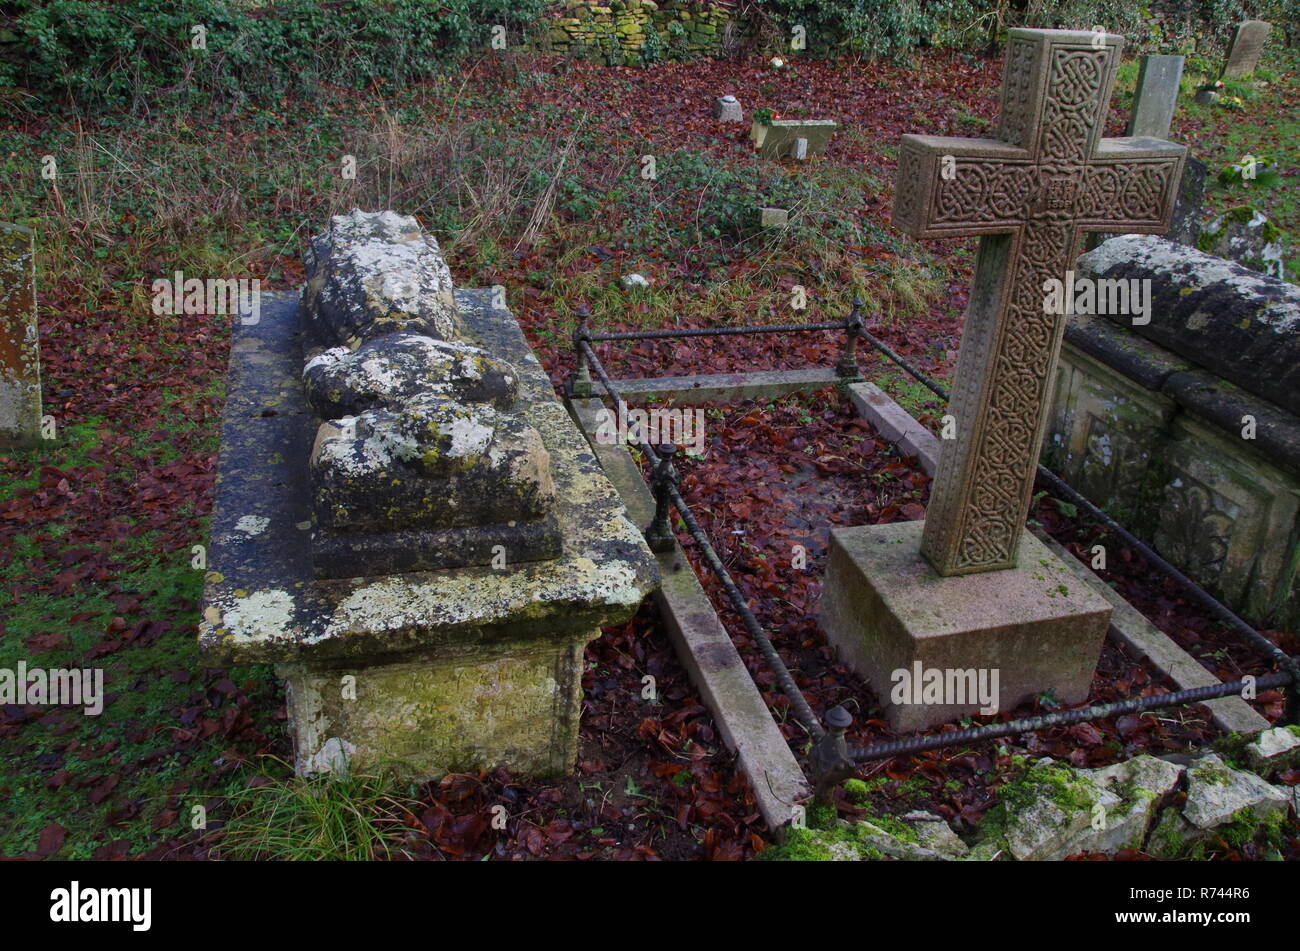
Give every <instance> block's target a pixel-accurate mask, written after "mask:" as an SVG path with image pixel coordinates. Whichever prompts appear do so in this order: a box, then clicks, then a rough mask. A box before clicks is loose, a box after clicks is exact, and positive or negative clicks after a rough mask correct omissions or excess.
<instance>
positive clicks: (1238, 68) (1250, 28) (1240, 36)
mask: <svg viewBox="0 0 1300 951" xmlns="http://www.w3.org/2000/svg"><path fill="white" fill-rule="evenodd" d="M1272 28H1273V27H1272V24H1270V23H1268V22H1267V21H1265V20H1246V21H1245V22H1244V23H1241V24H1239V25H1238V26H1237V32H1236V33H1234V34H1233V35H1232V42H1231V43H1230V44H1228V55H1227V58H1226V59H1225V60H1224V62H1223V76H1224V77H1225V78H1228V79H1240V78H1241V77H1243V76H1249V75H1250V74H1251V73H1253V72H1254V71H1255V67H1256V66H1258V65H1259V54H1260V52H1261V51H1262V50H1263V48H1264V40H1265V38H1267V37H1268V31H1269V30H1271V29H1272Z"/></svg>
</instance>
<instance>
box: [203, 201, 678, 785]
mask: <svg viewBox="0 0 1300 951" xmlns="http://www.w3.org/2000/svg"><path fill="white" fill-rule="evenodd" d="M307 273H308V282H307V286H306V287H305V288H304V291H303V294H302V299H301V302H299V301H297V300H294V299H292V298H285V297H281V298H279V299H273V300H272V302H271V304H270V305H269V306H264V307H263V310H262V319H261V320H260V321H259V322H258V323H257V324H254V325H247V326H245V325H238V326H237V327H236V331H235V334H236V335H235V339H234V341H233V343H232V348H231V369H230V397H229V399H228V401H227V405H226V416H225V427H224V431H223V439H222V452H221V462H220V478H219V480H218V486H217V500H216V505H215V510H214V514H213V526H212V534H213V537H212V544H211V550H210V553H209V557H208V564H209V566H210V568H211V569H212V570H211V571H209V573H208V576H207V585H206V589H205V605H204V609H203V617H202V621H201V624H200V638H199V641H200V646H201V648H202V649H203V650H204V652H205V654H206V655H207V656H208V657H209V658H210V659H211V660H213V661H216V662H220V663H268V662H272V663H275V664H277V668H276V669H277V672H278V673H279V674H280V675H281V676H282V677H284V678H285V680H286V681H287V691H286V693H287V702H288V710H289V719H290V723H291V730H292V732H293V736H294V745H295V763H296V768H297V769H298V771H299V772H300V773H315V772H328V771H337V770H341V769H344V768H348V767H351V766H354V765H355V766H357V767H360V768H365V769H378V768H383V767H386V766H393V767H395V768H400V769H401V770H404V771H407V772H410V773H413V774H414V775H417V776H421V777H434V776H438V775H441V774H443V773H446V772H450V771H458V770H473V769H478V768H480V767H485V766H498V765H499V766H506V767H509V768H511V769H513V770H517V771H520V772H524V773H534V774H558V773H563V772H566V771H567V770H569V769H571V768H572V765H573V762H574V758H575V756H576V753H577V738H578V716H579V712H580V710H581V705H582V665H583V648H584V646H585V645H586V643H587V642H588V641H590V640H592V639H593V638H595V637H596V636H598V635H599V629H600V626H601V625H603V624H610V623H616V622H618V621H621V620H625V619H627V618H628V617H630V616H631V615H632V614H633V613H634V612H635V611H636V609H637V607H638V606H639V605H640V603H641V600H642V598H643V597H644V596H645V594H646V593H647V592H648V591H650V590H652V589H653V587H654V585H655V583H656V582H657V571H656V568H655V565H654V562H653V560H652V556H651V555H650V552H649V549H648V548H647V547H646V545H645V542H644V540H643V539H642V536H641V533H640V532H639V531H638V530H637V528H636V527H635V526H634V525H633V524H632V523H631V522H630V521H629V520H628V518H627V515H626V513H625V511H624V509H623V506H622V504H621V503H620V501H619V499H618V496H617V494H616V493H615V491H614V489H613V487H612V486H611V485H610V484H609V482H608V481H607V480H606V479H605V477H604V475H603V474H602V473H601V471H600V468H599V466H598V465H597V463H596V461H595V459H594V458H593V457H592V455H591V453H590V451H589V448H588V447H587V444H586V442H585V440H584V438H583V436H582V435H581V434H580V433H579V432H578V430H577V429H576V428H575V427H574V425H573V424H572V422H571V421H570V419H569V417H568V415H567V414H566V412H565V411H564V409H563V407H562V406H561V405H560V404H559V403H558V402H557V401H556V399H555V397H554V393H553V390H552V388H551V385H550V381H549V380H548V379H547V377H546V374H545V373H544V372H543V371H542V369H541V366H540V364H539V363H538V360H537V358H536V356H535V355H534V354H533V353H532V351H531V350H530V349H529V347H528V344H527V343H526V341H525V340H524V337H523V334H522V332H521V331H520V329H519V326H518V324H517V323H516V322H515V321H514V319H513V318H512V317H511V316H510V313H509V312H508V311H506V310H505V309H504V308H503V307H502V306H501V304H500V303H499V302H497V301H494V299H493V294H492V293H491V292H490V291H487V290H483V291H455V290H453V288H452V284H451V275H450V273H449V271H448V270H447V267H446V264H445V263H443V260H442V256H441V254H440V252H439V250H438V245H437V243H436V242H435V241H434V240H433V238H432V237H430V236H428V235H425V234H424V233H423V232H422V231H421V230H420V228H419V226H418V225H417V224H416V222H415V220H414V219H412V218H406V217H402V216H400V215H396V214H394V213H392V212H383V213H375V214H370V213H364V212H359V211H354V212H353V213H352V214H350V215H341V216H338V217H336V218H334V219H333V220H332V221H331V224H330V228H329V230H328V231H327V232H326V233H325V234H322V235H320V236H318V237H317V238H315V239H314V240H313V249H312V253H311V255H310V258H309V261H308V270H307Z"/></svg>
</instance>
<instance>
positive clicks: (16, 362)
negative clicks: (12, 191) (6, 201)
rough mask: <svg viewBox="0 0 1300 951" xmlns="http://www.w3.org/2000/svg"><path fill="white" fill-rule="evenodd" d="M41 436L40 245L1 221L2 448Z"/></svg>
mask: <svg viewBox="0 0 1300 951" xmlns="http://www.w3.org/2000/svg"><path fill="white" fill-rule="evenodd" d="M40 435H41V360H40V338H39V336H38V335H37V330H36V245H35V240H34V238H33V235H32V232H31V231H29V230H28V229H27V228H24V227H22V226H21V225H11V224H7V223H5V222H2V221H0V446H27V445H31V444H32V443H35V442H36V441H37V440H39V439H40Z"/></svg>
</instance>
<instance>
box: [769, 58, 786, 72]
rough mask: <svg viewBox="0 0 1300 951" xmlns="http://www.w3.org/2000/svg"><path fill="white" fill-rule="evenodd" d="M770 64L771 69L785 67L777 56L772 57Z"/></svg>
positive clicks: (783, 62)
mask: <svg viewBox="0 0 1300 951" xmlns="http://www.w3.org/2000/svg"><path fill="white" fill-rule="evenodd" d="M770 62H771V64H772V68H773V69H780V68H781V67H782V66H784V65H785V60H783V59H782V58H781V57H779V56H773V57H772V59H771V60H770Z"/></svg>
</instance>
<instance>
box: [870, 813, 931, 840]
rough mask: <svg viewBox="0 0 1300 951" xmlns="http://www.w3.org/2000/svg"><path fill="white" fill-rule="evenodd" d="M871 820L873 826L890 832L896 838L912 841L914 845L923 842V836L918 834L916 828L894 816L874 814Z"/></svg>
mask: <svg viewBox="0 0 1300 951" xmlns="http://www.w3.org/2000/svg"><path fill="white" fill-rule="evenodd" d="M869 821H870V822H871V824H872V825H873V826H875V827H876V828H878V829H881V830H883V831H884V832H888V833H889V834H890V835H892V836H893V837H894V838H895V839H900V840H902V841H903V842H911V843H913V844H914V845H920V844H921V837H920V836H918V835H917V834H916V830H915V829H913V828H912V827H911V826H909V825H908V824H907V823H906V822H903V821H901V820H899V819H895V818H894V817H893V816H872V817H871V819H870V820H869Z"/></svg>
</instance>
